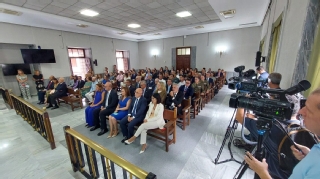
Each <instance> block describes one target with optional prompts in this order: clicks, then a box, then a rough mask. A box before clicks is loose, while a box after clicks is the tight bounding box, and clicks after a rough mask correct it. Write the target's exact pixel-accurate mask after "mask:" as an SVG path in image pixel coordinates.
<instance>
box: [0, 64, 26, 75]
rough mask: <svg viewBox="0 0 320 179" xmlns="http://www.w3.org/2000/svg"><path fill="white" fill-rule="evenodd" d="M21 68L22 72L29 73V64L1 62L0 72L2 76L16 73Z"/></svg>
mask: <svg viewBox="0 0 320 179" xmlns="http://www.w3.org/2000/svg"><path fill="white" fill-rule="evenodd" d="M19 69H21V70H22V71H23V72H24V74H31V70H30V65H29V64H3V65H2V72H3V75H4V76H13V75H17V74H18V72H17V71H18V70H19Z"/></svg>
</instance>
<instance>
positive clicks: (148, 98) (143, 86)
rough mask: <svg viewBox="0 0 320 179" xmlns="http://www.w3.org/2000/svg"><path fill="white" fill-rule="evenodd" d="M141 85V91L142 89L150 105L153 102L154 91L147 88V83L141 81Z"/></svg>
mask: <svg viewBox="0 0 320 179" xmlns="http://www.w3.org/2000/svg"><path fill="white" fill-rule="evenodd" d="M140 85H141V89H142V96H143V97H144V98H145V99H146V100H147V104H149V103H150V101H151V96H152V94H153V93H152V92H153V90H152V89H148V88H147V83H146V81H141V82H140Z"/></svg>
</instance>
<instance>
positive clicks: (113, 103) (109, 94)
mask: <svg viewBox="0 0 320 179" xmlns="http://www.w3.org/2000/svg"><path fill="white" fill-rule="evenodd" d="M104 87H105V88H104V89H105V90H106V94H105V99H104V102H103V103H102V106H101V108H100V109H99V108H97V109H95V110H94V111H93V118H94V127H92V128H91V129H90V131H94V130H96V129H98V128H99V127H100V129H101V131H100V132H99V133H98V136H101V135H103V134H105V133H107V132H108V128H107V123H106V121H107V119H106V117H107V116H109V115H110V114H112V113H113V112H114V111H115V109H116V108H117V106H118V101H119V99H118V95H117V92H116V91H115V90H113V89H112V84H111V83H110V82H107V83H106V84H105V85H104Z"/></svg>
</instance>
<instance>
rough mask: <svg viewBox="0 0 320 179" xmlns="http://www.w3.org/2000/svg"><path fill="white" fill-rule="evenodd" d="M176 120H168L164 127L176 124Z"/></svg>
mask: <svg viewBox="0 0 320 179" xmlns="http://www.w3.org/2000/svg"><path fill="white" fill-rule="evenodd" d="M174 122H175V121H173V120H171V121H168V122H167V123H166V124H165V125H164V126H163V127H164V128H169V127H170V126H173V125H174Z"/></svg>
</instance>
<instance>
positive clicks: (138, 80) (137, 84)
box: [136, 76, 141, 88]
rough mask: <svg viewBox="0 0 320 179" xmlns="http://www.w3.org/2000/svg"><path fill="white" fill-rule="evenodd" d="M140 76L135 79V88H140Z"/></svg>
mask: <svg viewBox="0 0 320 179" xmlns="http://www.w3.org/2000/svg"><path fill="white" fill-rule="evenodd" d="M140 82H141V76H137V77H136V88H140Z"/></svg>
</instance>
